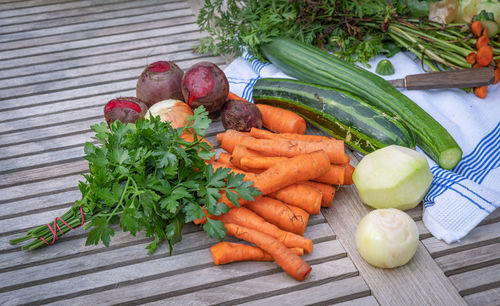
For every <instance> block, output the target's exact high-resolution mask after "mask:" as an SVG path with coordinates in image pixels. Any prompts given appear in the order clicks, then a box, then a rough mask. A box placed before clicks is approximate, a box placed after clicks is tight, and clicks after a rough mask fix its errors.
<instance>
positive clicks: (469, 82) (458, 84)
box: [388, 67, 495, 90]
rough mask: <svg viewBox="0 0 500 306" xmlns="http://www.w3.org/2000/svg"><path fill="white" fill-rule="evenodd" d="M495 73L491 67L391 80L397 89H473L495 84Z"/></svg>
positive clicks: (412, 75)
mask: <svg viewBox="0 0 500 306" xmlns="http://www.w3.org/2000/svg"><path fill="white" fill-rule="evenodd" d="M494 79H495V72H494V70H493V69H492V68H490V67H483V68H474V69H462V70H451V71H441V72H428V73H420V74H411V75H407V76H406V77H405V78H403V79H395V80H389V81H388V82H389V83H391V84H392V86H394V87H396V88H405V89H408V90H414V89H439V88H471V87H477V86H486V85H489V84H491V83H493V81H494Z"/></svg>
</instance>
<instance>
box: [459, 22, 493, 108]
mask: <svg viewBox="0 0 500 306" xmlns="http://www.w3.org/2000/svg"><path fill="white" fill-rule="evenodd" d="M471 32H472V33H473V34H474V35H475V36H476V37H477V41H476V50H475V52H471V53H469V54H468V55H467V58H466V59H467V62H468V63H470V64H472V65H473V68H479V67H488V66H490V65H496V66H495V67H494V68H495V81H494V82H493V84H496V83H498V82H499V81H500V60H499V61H497V62H496V63H495V62H494V61H493V48H492V46H491V45H490V39H489V38H488V28H486V27H485V28H483V26H482V24H481V21H479V20H477V21H474V22H472V23H471ZM474 93H475V94H476V96H478V97H479V98H481V99H484V98H486V95H487V94H488V86H479V87H476V88H474Z"/></svg>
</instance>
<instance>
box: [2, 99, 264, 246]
mask: <svg viewBox="0 0 500 306" xmlns="http://www.w3.org/2000/svg"><path fill="white" fill-rule="evenodd" d="M207 114H208V113H207V112H206V111H205V110H204V109H203V108H197V109H195V110H194V116H192V117H191V118H188V123H187V124H186V126H185V127H184V128H179V129H174V128H172V127H171V126H170V124H169V123H167V122H161V121H160V118H159V117H155V118H151V119H150V120H146V119H139V120H138V121H137V122H136V123H135V124H123V123H121V122H119V121H115V122H113V123H111V125H110V130H108V128H107V126H106V123H104V122H103V123H100V124H97V125H94V126H92V127H91V128H92V130H93V131H94V132H95V136H94V140H95V141H96V142H97V143H98V144H99V145H94V144H92V143H90V142H88V143H86V144H85V148H84V151H85V159H86V160H88V162H89V170H90V173H89V174H86V175H84V177H85V182H82V181H81V182H80V183H79V189H80V191H81V193H82V199H81V200H79V201H77V202H76V205H75V206H74V207H72V208H71V209H70V210H69V211H68V212H67V213H66V214H65V215H63V216H62V217H61V218H62V219H63V220H65V222H67V223H68V224H70V225H71V224H72V225H71V227H76V226H78V225H79V224H80V223H81V222H82V219H81V213H80V208H82V209H83V212H84V216H85V226H84V228H85V229H87V230H89V233H88V237H87V241H86V244H87V245H92V244H98V243H99V242H102V243H104V245H106V246H108V245H109V243H110V240H111V237H112V236H113V235H114V230H113V227H112V225H113V224H119V226H120V227H121V228H122V230H123V231H125V232H130V234H132V235H136V234H137V233H138V232H140V231H145V233H146V236H147V237H153V241H152V242H151V244H150V245H149V246H148V247H147V249H149V253H152V252H154V251H155V249H156V248H157V246H158V243H160V242H161V241H164V240H166V241H167V242H168V244H169V247H170V252H172V247H173V245H174V244H175V243H177V242H179V241H180V240H181V239H182V235H181V231H182V228H183V226H184V224H185V223H186V222H191V221H193V220H195V219H200V218H203V217H204V216H205V213H204V210H203V209H205V210H206V212H207V213H208V214H210V215H220V214H222V213H225V212H227V211H228V209H229V208H228V207H227V206H226V205H225V204H223V203H219V202H218V200H219V199H220V198H221V192H222V191H224V192H225V193H226V194H227V195H228V199H229V200H230V201H231V202H232V203H233V204H235V205H238V200H239V198H240V197H241V198H243V199H245V200H253V197H254V196H257V195H259V194H260V192H259V191H258V190H257V189H256V188H255V187H252V182H244V181H243V176H242V175H234V174H232V173H229V169H218V170H217V171H214V170H213V168H212V167H211V165H207V164H206V163H205V160H207V159H209V158H210V157H211V156H213V154H214V152H213V150H212V149H211V147H210V146H209V145H208V144H207V143H205V142H203V141H202V138H201V137H202V136H204V135H205V131H206V129H207V128H208V126H209V125H210V119H209V118H208V117H207ZM188 127H189V129H190V130H191V131H194V132H195V134H194V135H195V137H194V138H195V140H194V141H193V142H188V141H185V140H183V139H182V138H181V137H180V136H181V134H182V133H183V132H185V131H186V130H187V129H188ZM229 195H231V196H229ZM56 222H57V223H58V225H59V226H60V228H61V230H62V231H63V232H64V233H65V232H67V231H69V230H70V228H68V227H67V226H65V225H63V224H62V222H61V221H57V220H56ZM52 226H53V225H52ZM203 228H204V229H205V231H206V232H207V233H208V235H209V236H210V237H214V238H217V239H222V238H224V235H225V227H224V225H223V224H222V222H220V221H214V220H210V219H208V222H207V223H206V224H205V225H204V227H203ZM39 237H44V239H45V240H47V241H51V240H52V239H53V238H54V236H53V234H52V233H51V232H50V231H48V228H47V226H41V227H38V228H35V229H32V230H30V231H28V233H27V234H26V236H25V237H22V238H19V239H15V240H13V241H11V243H13V244H15V243H18V242H21V241H25V240H28V239H32V238H33V239H35V240H34V241H33V242H31V243H30V244H28V245H26V246H24V247H23V248H25V249H34V248H37V247H40V246H43V245H45V243H44V242H43V241H41V240H40V239H38V238H39Z"/></svg>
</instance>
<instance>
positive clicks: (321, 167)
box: [254, 151, 330, 195]
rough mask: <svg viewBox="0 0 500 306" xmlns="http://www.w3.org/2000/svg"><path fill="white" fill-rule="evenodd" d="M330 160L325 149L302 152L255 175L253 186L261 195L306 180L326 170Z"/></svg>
mask: <svg viewBox="0 0 500 306" xmlns="http://www.w3.org/2000/svg"><path fill="white" fill-rule="evenodd" d="M329 167H330V161H329V159H328V155H327V154H326V153H325V151H316V152H313V153H308V154H302V155H298V156H295V157H292V158H289V159H287V160H285V161H282V162H279V163H277V164H276V165H274V166H272V167H271V168H269V169H267V170H266V171H264V172H262V173H260V174H258V175H256V177H255V180H254V187H256V188H257V189H259V190H260V192H261V193H262V194H263V195H266V194H269V193H271V192H274V191H278V190H280V189H281V188H283V187H286V186H288V185H292V184H295V183H297V182H300V181H308V180H311V179H314V178H316V177H318V176H321V175H323V174H325V173H326V171H328V168H329Z"/></svg>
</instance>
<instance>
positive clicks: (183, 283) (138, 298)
mask: <svg viewBox="0 0 500 306" xmlns="http://www.w3.org/2000/svg"><path fill="white" fill-rule="evenodd" d="M327 258H328V257H327ZM322 259H323V258H322V257H321V256H319V255H317V254H316V255H315V253H314V252H313V253H312V254H311V255H308V256H307V259H306V260H307V261H308V262H311V266H312V268H313V272H311V275H310V279H311V280H309V279H308V280H306V281H304V282H302V283H300V285H299V286H307V285H308V284H309V283H310V282H312V279H314V278H316V277H315V275H316V274H318V278H321V277H324V274H323V273H321V270H322V269H321V268H323V269H325V267H326V266H330V267H331V266H337V267H338V268H337V271H336V272H335V270H334V269H333V270H332V268H330V269H328V270H329V271H332V272H334V273H336V275H339V274H341V273H344V274H351V273H354V272H352V270H351V269H352V268H354V267H353V266H352V264H351V266H348V262H349V261H348V259H340V260H335V261H328V262H326V263H319V264H317V265H316V264H315V262H316V261H321V260H322ZM343 267H344V268H343ZM313 273H314V274H313ZM265 276H267V280H269V281H270V282H269V286H273V285H274V284H280V283H281V284H285V285H286V284H289V283H292V284H297V281H295V280H293V279H291V278H290V277H289V276H287V275H285V273H284V272H281V270H280V269H279V268H276V264H275V263H272V262H269V263H256V262H241V263H235V264H230V265H223V266H215V267H209V268H205V269H201V270H197V271H194V272H188V273H180V274H177V275H172V276H170V275H169V276H168V277H162V278H159V279H157V280H155V281H146V282H141V283H135V284H133V286H127V284H125V285H124V286H123V287H121V288H117V289H115V288H110V289H111V290H107V291H103V292H97V293H93V294H89V295H82V296H79V297H76V298H71V299H68V300H62V301H61V302H62V303H68V304H77V305H78V304H81V303H84V302H85V301H88V302H91V303H93V302H95V303H104V304H108V303H117V304H118V303H130V302H132V301H134V303H143V302H147V301H151V300H153V299H155V298H166V297H172V296H176V295H179V294H183V293H188V292H195V291H198V290H200V289H204V288H207V287H208V288H210V287H216V286H220V285H226V284H234V285H235V286H237V284H238V282H239V281H245V280H251V279H252V278H260V277H265ZM260 288H261V286H259V287H257V288H252V287H246V292H244V293H246V294H247V295H252V293H253V292H254V291H257V290H259V289H260ZM168 301H169V299H168V300H166V301H165V302H168Z"/></svg>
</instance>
